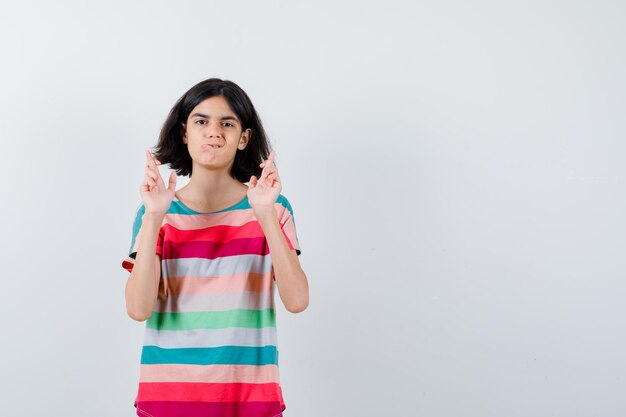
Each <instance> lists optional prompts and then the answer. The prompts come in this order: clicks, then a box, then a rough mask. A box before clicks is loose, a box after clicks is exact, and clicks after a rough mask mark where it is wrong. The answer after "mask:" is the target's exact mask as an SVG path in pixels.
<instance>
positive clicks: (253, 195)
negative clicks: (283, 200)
mask: <svg viewBox="0 0 626 417" xmlns="http://www.w3.org/2000/svg"><path fill="white" fill-rule="evenodd" d="M259 166H260V167H261V168H263V171H261V177H260V178H259V179H257V178H256V176H254V175H253V176H251V177H250V182H249V183H248V202H249V203H250V206H251V207H252V208H253V209H262V208H267V207H272V208H273V207H274V203H275V202H276V199H277V198H278V195H279V194H280V191H281V189H282V184H281V182H280V177H279V175H278V168H276V165H275V164H274V151H272V152H270V155H269V156H268V157H267V159H266V160H265V161H263V162H262V163H261V164H260V165H259Z"/></svg>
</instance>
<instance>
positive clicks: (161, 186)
mask: <svg viewBox="0 0 626 417" xmlns="http://www.w3.org/2000/svg"><path fill="white" fill-rule="evenodd" d="M146 158H147V164H146V174H145V176H144V178H143V182H142V183H141V186H140V187H139V193H140V194H141V199H142V200H143V205H144V207H145V208H146V211H145V212H146V213H153V214H165V213H167V210H168V209H169V207H170V205H171V204H172V200H173V199H174V193H175V191H176V172H175V171H172V172H171V173H170V179H169V187H168V188H165V183H164V182H163V178H161V173H160V172H159V168H158V166H159V165H161V162H160V161H158V160H157V159H156V158H155V157H154V155H152V154H151V153H150V151H148V150H146Z"/></svg>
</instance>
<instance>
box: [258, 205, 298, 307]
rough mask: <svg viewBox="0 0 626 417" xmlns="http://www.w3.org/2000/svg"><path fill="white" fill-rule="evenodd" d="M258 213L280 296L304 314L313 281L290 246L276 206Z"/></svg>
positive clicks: (287, 303)
mask: <svg viewBox="0 0 626 417" xmlns="http://www.w3.org/2000/svg"><path fill="white" fill-rule="evenodd" d="M255 215H256V217H257V221H258V222H259V224H260V225H261V228H262V229H263V233H264V234H265V237H266V238H267V243H268V246H269V248H270V253H271V255H272V265H273V267H274V275H275V276H276V284H277V285H278V293H279V295H280V298H281V300H282V301H283V304H284V305H285V308H286V309H287V310H288V311H289V312H291V313H300V312H302V311H304V310H305V309H306V308H307V307H308V305H309V284H308V281H307V277H306V275H305V273H304V271H303V270H302V267H301V266H300V260H299V259H298V255H297V254H296V251H295V250H293V249H290V248H289V245H288V244H287V241H286V240H285V236H284V234H283V232H282V230H280V224H279V223H278V215H277V213H276V210H275V209H274V207H268V208H266V209H257V210H256V212H255Z"/></svg>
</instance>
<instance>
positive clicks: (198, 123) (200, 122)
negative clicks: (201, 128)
mask: <svg viewBox="0 0 626 417" xmlns="http://www.w3.org/2000/svg"><path fill="white" fill-rule="evenodd" d="M194 123H195V124H197V125H203V124H206V120H202V119H199V120H196V121H195V122H194Z"/></svg>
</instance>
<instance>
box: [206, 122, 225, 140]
mask: <svg viewBox="0 0 626 417" xmlns="http://www.w3.org/2000/svg"><path fill="white" fill-rule="evenodd" d="M207 135H208V136H209V137H210V138H212V137H222V136H223V135H222V124H221V123H220V122H219V121H217V122H210V123H208V127H207Z"/></svg>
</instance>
